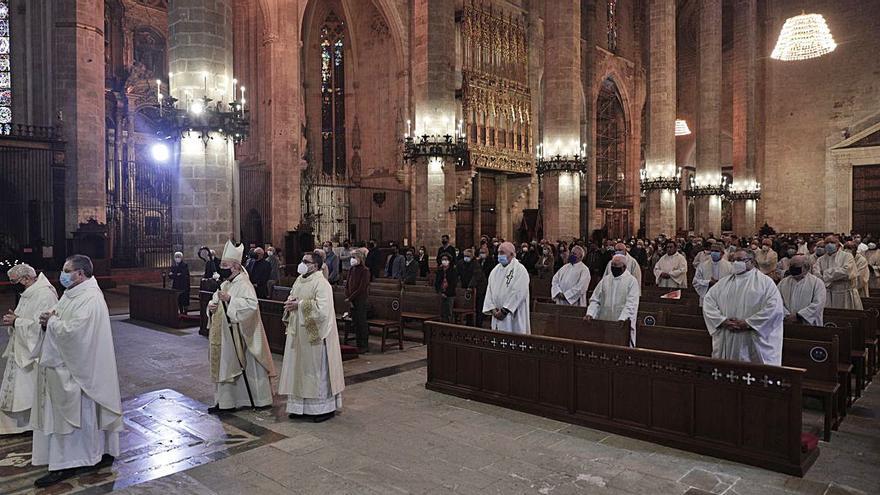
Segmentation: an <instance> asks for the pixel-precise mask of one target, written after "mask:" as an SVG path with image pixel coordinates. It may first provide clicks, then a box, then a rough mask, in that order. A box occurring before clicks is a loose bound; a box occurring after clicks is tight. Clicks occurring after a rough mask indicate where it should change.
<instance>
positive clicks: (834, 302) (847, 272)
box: [817, 236, 862, 309]
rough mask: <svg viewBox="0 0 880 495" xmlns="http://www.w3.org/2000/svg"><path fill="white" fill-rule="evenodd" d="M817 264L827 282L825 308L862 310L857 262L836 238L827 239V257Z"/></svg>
mask: <svg viewBox="0 0 880 495" xmlns="http://www.w3.org/2000/svg"><path fill="white" fill-rule="evenodd" d="M817 264H818V266H819V273H820V274H821V277H822V280H823V281H824V282H825V289H826V302H825V306H827V307H829V308H840V309H862V299H861V298H860V297H859V292H858V289H857V283H858V282H857V281H858V273H856V260H855V259H854V258H853V255H852V254H850V253H848V252H846V250H844V249H843V248H841V246H840V242H839V241H838V240H837V237H836V236H828V237H826V238H825V256H822V257H821V258H819V261H818V263H817Z"/></svg>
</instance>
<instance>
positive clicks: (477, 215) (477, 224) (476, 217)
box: [461, 172, 483, 256]
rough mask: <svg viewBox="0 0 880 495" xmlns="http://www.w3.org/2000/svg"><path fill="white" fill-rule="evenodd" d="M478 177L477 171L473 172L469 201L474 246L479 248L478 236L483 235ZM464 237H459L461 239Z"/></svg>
mask: <svg viewBox="0 0 880 495" xmlns="http://www.w3.org/2000/svg"><path fill="white" fill-rule="evenodd" d="M480 178H481V175H480V173H479V172H477V173H475V174H474V179H473V184H472V185H471V202H472V203H473V205H474V211H473V221H472V223H473V226H474V239H473V241H474V246H476V248H477V249H479V248H480V236H481V235H483V206H482V204H481V203H482V202H483V193H482V191H481V190H480ZM463 240H464V239H461V241H463ZM478 254H479V252H476V253H474V255H475V256H476V255H478Z"/></svg>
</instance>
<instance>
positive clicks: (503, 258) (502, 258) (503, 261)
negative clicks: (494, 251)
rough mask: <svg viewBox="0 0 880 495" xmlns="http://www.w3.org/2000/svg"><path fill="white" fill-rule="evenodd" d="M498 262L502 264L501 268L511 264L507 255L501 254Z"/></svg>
mask: <svg viewBox="0 0 880 495" xmlns="http://www.w3.org/2000/svg"><path fill="white" fill-rule="evenodd" d="M498 262H499V263H501V266H507V263H509V262H510V261H509V260H508V259H507V255H506V254H499V255H498Z"/></svg>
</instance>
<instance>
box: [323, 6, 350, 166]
mask: <svg viewBox="0 0 880 495" xmlns="http://www.w3.org/2000/svg"><path fill="white" fill-rule="evenodd" d="M344 27H345V26H344V23H343V22H342V20H341V19H339V17H337V16H336V14H335V13H333V12H332V11H331V12H330V13H329V14H328V15H327V18H326V19H325V20H324V24H323V25H322V26H321V170H322V171H323V172H324V174H327V175H333V174H336V175H340V176H344V175H345V173H346V159H345V158H346V157H345V34H344V32H345V30H344Z"/></svg>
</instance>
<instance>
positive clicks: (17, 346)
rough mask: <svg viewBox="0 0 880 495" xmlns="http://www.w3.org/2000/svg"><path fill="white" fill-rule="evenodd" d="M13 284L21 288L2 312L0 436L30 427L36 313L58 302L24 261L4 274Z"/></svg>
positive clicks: (37, 333)
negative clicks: (5, 334) (3, 366)
mask: <svg viewBox="0 0 880 495" xmlns="http://www.w3.org/2000/svg"><path fill="white" fill-rule="evenodd" d="M6 274H7V276H8V277H9V281H10V282H12V284H13V285H19V286H21V287H24V292H22V294H21V299H19V301H18V305H16V307H15V310H14V311H12V310H10V311H9V312H8V313H6V314H5V315H3V325H4V326H7V327H9V344H8V345H7V346H6V351H5V352H4V353H3V357H5V358H6V369H5V370H4V372H3V382H2V384H0V435H14V434H17V433H23V432H25V431H29V430H30V429H31V427H30V422H31V405H32V404H33V402H34V392H35V391H36V388H37V358H36V356H35V355H34V351H35V350H36V348H37V345H38V344H39V343H40V339H41V338H42V336H43V332H42V329H41V328H40V315H41V314H43V313H44V312H46V311H51V310H52V308H54V307H55V305H56V304H57V303H58V293H57V292H55V287H52V284H50V283H49V280H48V279H47V278H46V276H45V275H43V274H42V273H41V274H39V275H37V272H36V271H35V270H34V269H33V267H31V266H30V265H27V264H24V263H22V264H19V265H15V266H13V267H12V268H10V269H9V271H8V272H7V273H6Z"/></svg>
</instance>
